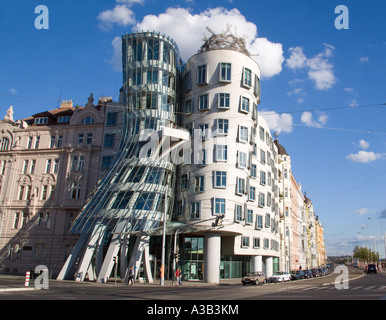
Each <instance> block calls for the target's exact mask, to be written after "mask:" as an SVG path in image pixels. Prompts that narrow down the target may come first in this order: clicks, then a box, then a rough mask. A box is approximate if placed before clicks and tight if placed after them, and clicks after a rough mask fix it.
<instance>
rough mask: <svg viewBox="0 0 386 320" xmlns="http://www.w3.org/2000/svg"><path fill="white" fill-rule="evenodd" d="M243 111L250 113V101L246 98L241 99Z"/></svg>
mask: <svg viewBox="0 0 386 320" xmlns="http://www.w3.org/2000/svg"><path fill="white" fill-rule="evenodd" d="M241 111H242V112H245V113H248V112H249V99H248V98H246V97H241Z"/></svg>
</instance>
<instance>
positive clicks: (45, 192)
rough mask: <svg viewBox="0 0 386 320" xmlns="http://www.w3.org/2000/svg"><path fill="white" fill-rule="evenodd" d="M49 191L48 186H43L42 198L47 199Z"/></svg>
mask: <svg viewBox="0 0 386 320" xmlns="http://www.w3.org/2000/svg"><path fill="white" fill-rule="evenodd" d="M47 191H48V186H43V188H42V200H47Z"/></svg>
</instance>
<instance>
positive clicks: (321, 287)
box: [0, 269, 386, 302]
mask: <svg viewBox="0 0 386 320" xmlns="http://www.w3.org/2000/svg"><path fill="white" fill-rule="evenodd" d="M339 275H340V274H338V273H336V274H335V273H331V274H330V275H327V276H324V277H320V278H316V279H309V280H298V281H291V282H287V283H277V284H264V285H258V286H252V285H251V286H243V285H241V282H239V281H238V280H236V281H233V282H232V281H229V282H228V283H227V282H223V283H222V284H220V285H208V284H202V283H201V284H200V283H196V284H194V283H184V284H183V286H181V287H176V286H171V285H170V284H169V283H168V284H167V285H165V286H163V287H161V286H160V285H159V284H158V283H154V284H152V285H150V284H135V285H133V286H127V285H124V284H122V283H117V284H116V285H115V284H114V283H113V282H110V283H108V284H96V283H87V282H83V283H79V282H74V281H55V280H51V281H50V282H49V289H48V290H47V289H46V290H45V289H42V290H33V287H32V283H31V290H29V291H25V290H20V291H4V290H3V291H2V290H1V286H2V287H7V281H6V280H7V278H1V277H0V300H135V301H154V300H159V301H161V300H164V301H176V300H179V301H188V300H194V301H201V302H202V301H205V302H209V301H219V300H222V301H230V300H233V301H235V300H240V301H241V300H380V299H386V274H369V275H367V274H365V275H363V274H362V272H361V271H359V270H356V269H350V273H349V275H348V276H349V280H348V281H347V282H341V281H338V286H336V285H335V280H336V279H337V277H338V276H339ZM338 280H340V278H339V279H338ZM8 281H9V284H8V287H10V288H12V287H16V286H15V285H12V284H13V283H14V280H13V282H12V279H11V280H10V279H9V278H8ZM344 284H348V286H346V287H345V286H344ZM339 286H340V287H339Z"/></svg>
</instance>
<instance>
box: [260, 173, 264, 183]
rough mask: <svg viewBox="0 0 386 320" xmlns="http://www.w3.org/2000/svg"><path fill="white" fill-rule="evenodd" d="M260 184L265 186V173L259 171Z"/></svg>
mask: <svg viewBox="0 0 386 320" xmlns="http://www.w3.org/2000/svg"><path fill="white" fill-rule="evenodd" d="M260 184H261V185H262V186H265V171H260Z"/></svg>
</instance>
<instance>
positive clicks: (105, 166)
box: [101, 156, 114, 171]
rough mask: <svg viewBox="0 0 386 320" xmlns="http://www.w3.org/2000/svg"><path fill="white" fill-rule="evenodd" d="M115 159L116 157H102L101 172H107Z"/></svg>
mask: <svg viewBox="0 0 386 320" xmlns="http://www.w3.org/2000/svg"><path fill="white" fill-rule="evenodd" d="M113 158H114V156H104V157H102V167H101V171H106V170H107V169H108V168H109V167H110V164H111V162H112V161H113Z"/></svg>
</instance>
